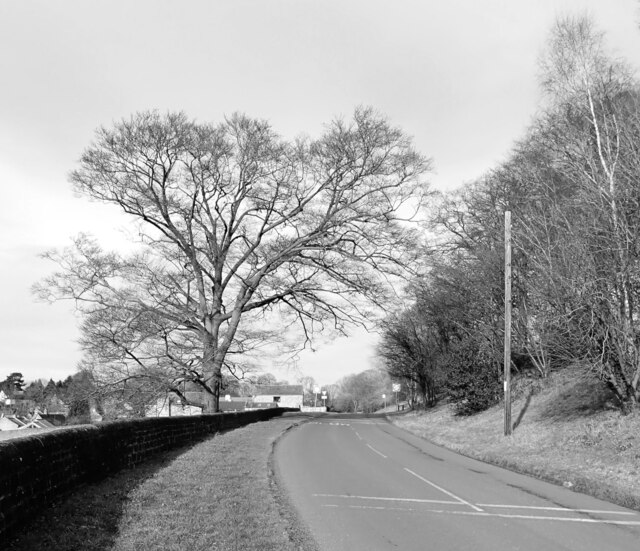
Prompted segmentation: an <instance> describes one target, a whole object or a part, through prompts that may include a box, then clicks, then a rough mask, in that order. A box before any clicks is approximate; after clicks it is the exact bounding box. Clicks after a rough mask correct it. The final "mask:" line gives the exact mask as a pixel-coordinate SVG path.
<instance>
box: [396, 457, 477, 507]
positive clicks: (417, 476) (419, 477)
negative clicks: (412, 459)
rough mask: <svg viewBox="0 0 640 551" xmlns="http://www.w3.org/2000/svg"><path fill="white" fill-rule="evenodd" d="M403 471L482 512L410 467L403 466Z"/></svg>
mask: <svg viewBox="0 0 640 551" xmlns="http://www.w3.org/2000/svg"><path fill="white" fill-rule="evenodd" d="M404 470H405V471H407V472H408V473H409V474H412V475H413V476H415V477H416V478H418V479H420V480H422V482H424V483H425V484H429V485H430V486H433V487H434V488H435V489H436V490H440V491H441V492H442V493H443V494H447V495H448V496H449V497H452V498H453V499H455V500H457V501H458V502H460V503H464V504H465V505H468V506H469V507H471V508H472V509H473V510H474V511H480V512H482V509H481V508H480V507H478V506H476V505H474V504H473V503H469V502H468V501H466V500H464V499H462V498H461V497H458V496H457V495H455V494H452V493H451V492H449V491H448V490H445V489H444V488H441V487H440V486H438V485H437V484H434V483H433V482H431V481H430V480H427V479H426V478H424V477H422V476H420V475H419V474H417V473H414V472H413V471H412V470H411V469H407V468H406V467H405V468H404Z"/></svg>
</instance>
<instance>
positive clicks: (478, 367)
mask: <svg viewBox="0 0 640 551" xmlns="http://www.w3.org/2000/svg"><path fill="white" fill-rule="evenodd" d="M445 372H446V374H447V376H446V383H445V386H446V389H447V393H448V395H449V398H450V400H451V402H452V403H453V404H454V405H455V409H456V414H457V415H472V414H474V413H477V412H479V411H484V410H485V409H487V408H489V407H491V406H493V405H495V404H497V403H498V402H499V401H500V396H501V394H502V379H501V377H500V376H499V373H498V372H497V371H496V366H495V363H494V362H493V361H492V359H491V357H490V356H489V354H487V353H486V351H484V350H483V349H482V347H480V346H479V345H478V343H476V342H475V341H473V340H472V339H467V340H464V341H458V342H457V343H454V344H453V345H452V347H451V349H450V351H449V354H448V358H447V361H446V365H445Z"/></svg>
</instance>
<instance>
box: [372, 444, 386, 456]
mask: <svg viewBox="0 0 640 551" xmlns="http://www.w3.org/2000/svg"><path fill="white" fill-rule="evenodd" d="M367 448H369V449H370V450H371V451H373V452H375V453H377V454H378V455H379V456H380V457H383V458H384V459H386V458H387V456H386V455H385V454H383V453H382V452H379V451H378V450H376V449H375V448H374V447H373V446H372V445H371V444H367Z"/></svg>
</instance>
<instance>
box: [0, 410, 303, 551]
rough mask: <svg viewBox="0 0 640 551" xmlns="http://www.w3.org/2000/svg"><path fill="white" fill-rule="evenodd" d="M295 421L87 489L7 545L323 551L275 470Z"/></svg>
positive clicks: (20, 550) (116, 550) (32, 550)
mask: <svg viewBox="0 0 640 551" xmlns="http://www.w3.org/2000/svg"><path fill="white" fill-rule="evenodd" d="M294 422H295V421H294V420H293V419H291V418H281V419H274V420H271V421H268V422H263V423H255V424H252V425H249V426H247V427H243V428H240V429H236V430H233V431H229V432H227V433H225V434H221V435H217V436H215V437H213V438H210V439H208V440H206V441H204V442H202V443H200V444H197V445H195V446H193V447H192V448H190V449H188V450H186V451H185V450H183V451H182V452H174V453H173V454H171V455H167V456H164V457H163V458H159V459H157V460H156V461H154V462H149V463H147V464H145V465H143V466H142V467H140V468H138V469H133V470H131V471H126V472H122V473H120V474H118V475H116V476H114V477H112V478H110V479H108V480H106V481H103V482H102V483H100V484H96V485H92V486H89V487H85V488H83V489H81V490H80V491H78V492H76V493H75V494H74V495H72V496H70V498H69V499H67V500H66V501H65V502H64V503H61V504H59V505H58V506H57V507H55V508H52V509H50V510H49V511H47V512H45V513H44V514H43V515H42V516H41V517H40V518H38V519H37V520H36V521H35V522H34V523H33V524H32V525H31V526H29V527H28V530H26V531H25V532H24V533H23V534H21V535H20V536H18V537H16V538H15V539H14V540H13V541H12V542H11V543H10V544H9V546H8V547H7V549H10V550H11V551H26V550H29V551H38V550H44V549H56V550H76V549H77V550H81V549H82V550H85V549H86V550H91V551H98V550H100V551H106V550H113V551H125V550H136V551H146V550H149V551H150V550H157V549H163V550H184V549H188V550H190V551H199V550H203V551H204V550H207V551H215V550H233V551H235V550H247V551H251V550H258V549H259V550H261V551H268V550H276V549H277V550H278V551H281V550H284V551H288V550H291V551H293V550H296V549H313V548H314V544H313V543H312V541H311V540H310V539H309V538H308V535H307V534H306V533H305V532H303V531H301V530H300V528H299V526H298V523H297V522H296V518H295V513H294V512H293V511H292V509H291V508H290V507H289V505H288V503H287V502H286V498H285V497H284V496H283V495H282V494H280V493H279V492H278V490H277V487H276V486H275V485H274V481H273V472H272V469H271V464H270V457H271V452H272V447H273V445H274V443H275V441H276V440H277V439H278V437H279V436H280V435H282V434H283V432H284V431H286V430H287V429H288V428H290V427H291V426H292V425H293V424H294ZM3 549H4V546H3Z"/></svg>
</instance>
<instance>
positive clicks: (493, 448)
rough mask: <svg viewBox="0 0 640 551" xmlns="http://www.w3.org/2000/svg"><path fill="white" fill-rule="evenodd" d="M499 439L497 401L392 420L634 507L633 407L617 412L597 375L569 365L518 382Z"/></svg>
mask: <svg viewBox="0 0 640 551" xmlns="http://www.w3.org/2000/svg"><path fill="white" fill-rule="evenodd" d="M518 394H519V397H518V398H517V399H516V400H515V401H514V403H513V406H512V414H513V420H514V423H517V426H516V428H515V430H514V432H513V435H512V436H510V437H505V436H504V435H503V432H504V424H503V407H502V406H497V407H494V408H491V409H490V410H488V411H485V412H482V413H480V414H477V415H473V416H470V417H458V416H455V415H454V412H453V409H452V408H451V407H450V406H448V405H442V406H438V407H437V408H434V409H433V410H429V411H426V412H420V413H410V414H407V415H405V416H400V417H394V418H393V419H392V422H393V423H395V424H396V425H398V426H400V427H402V428H404V429H406V430H408V431H410V432H412V433H414V434H416V435H418V436H421V437H423V438H426V439H428V440H430V441H432V442H435V443H436V444H439V445H442V446H445V447H447V448H450V449H453V450H455V451H458V452H460V453H463V454H465V455H468V456H471V457H475V458H477V459H480V460H483V461H487V462H490V463H494V464H497V465H501V466H504V467H508V468H510V469H512V470H516V471H519V472H523V473H527V474H532V475H535V476H537V477H539V478H543V479H545V480H549V481H552V482H555V483H558V484H563V485H565V486H567V487H570V488H572V489H574V490H576V491H580V492H583V493H587V494H590V495H593V496H595V497H599V498H602V499H606V500H608V501H612V502H614V503H618V504H620V505H623V506H626V507H631V508H634V509H638V510H640V476H638V475H639V474H640V413H635V414H633V415H628V416H622V415H620V413H619V411H618V410H617V409H615V408H614V407H613V405H612V396H611V395H610V394H609V393H608V392H607V390H606V389H605V388H604V387H603V386H602V384H601V383H599V382H598V381H595V380H593V379H592V378H590V377H585V376H584V375H582V374H581V373H580V372H579V371H577V370H566V371H563V372H559V373H556V374H553V375H552V376H551V378H550V379H549V380H546V381H529V382H528V383H525V384H521V387H520V391H519V393H518Z"/></svg>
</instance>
